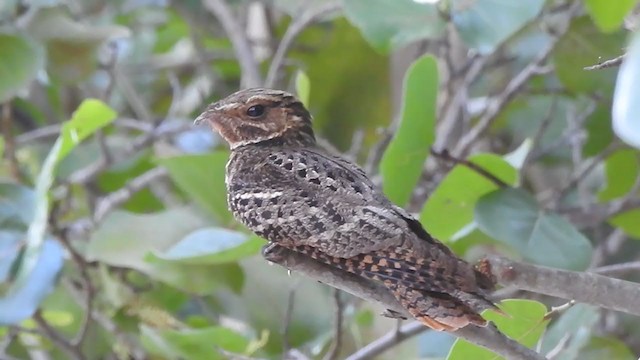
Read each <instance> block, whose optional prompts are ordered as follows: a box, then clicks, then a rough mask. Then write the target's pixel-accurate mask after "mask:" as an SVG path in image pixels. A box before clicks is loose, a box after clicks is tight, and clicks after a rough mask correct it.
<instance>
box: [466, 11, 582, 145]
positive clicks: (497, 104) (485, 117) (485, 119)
mask: <svg viewBox="0 0 640 360" xmlns="http://www.w3.org/2000/svg"><path fill="white" fill-rule="evenodd" d="M578 9H580V4H578V3H577V2H576V3H575V4H572V6H571V7H570V8H569V9H568V10H567V13H566V17H567V18H568V19H567V20H570V19H571V18H572V17H573V16H574V15H575V14H576V13H577V11H578ZM569 23H570V21H566V25H565V26H564V28H563V29H562V30H561V31H560V32H558V33H557V34H555V38H554V40H553V41H551V43H550V44H549V45H548V46H547V47H546V48H544V49H543V50H542V51H541V52H540V54H539V55H538V56H537V57H536V58H535V59H534V60H533V61H532V62H531V63H529V64H528V65H527V66H525V67H524V68H523V69H522V70H521V71H520V72H519V73H518V74H517V75H515V76H514V77H513V79H511V81H510V82H509V83H508V84H507V85H506V86H505V88H504V90H503V91H502V92H501V93H500V94H499V95H497V96H496V97H495V98H494V99H493V101H491V102H490V103H489V105H488V106H487V109H486V110H485V112H484V113H483V114H482V115H481V116H480V119H478V122H477V123H476V125H475V126H474V127H473V128H471V130H469V132H467V133H466V134H465V135H464V136H463V137H462V139H460V141H459V142H458V144H457V146H456V147H455V151H454V154H456V155H457V156H459V157H464V156H465V155H466V154H467V153H468V152H469V150H470V149H471V147H472V146H473V145H474V144H475V143H476V141H477V140H478V139H479V138H480V137H481V136H482V135H483V134H484V133H485V132H486V131H487V130H488V129H489V127H490V126H491V124H492V123H493V122H494V121H495V119H496V118H497V116H498V115H499V114H500V112H501V111H502V109H504V107H505V106H506V105H507V104H508V103H509V102H510V101H511V99H513V98H514V97H515V95H516V94H518V93H519V92H520V90H522V88H523V87H524V85H526V84H527V82H528V81H529V79H531V77H533V76H534V75H537V74H540V73H541V72H542V71H541V69H542V65H543V64H544V63H545V62H546V61H547V59H548V58H549V56H550V55H551V52H552V51H553V49H554V48H555V45H556V43H557V41H558V39H559V38H560V37H561V36H562V35H563V34H564V33H565V32H566V31H567V30H568V28H569V26H568V24H569Z"/></svg>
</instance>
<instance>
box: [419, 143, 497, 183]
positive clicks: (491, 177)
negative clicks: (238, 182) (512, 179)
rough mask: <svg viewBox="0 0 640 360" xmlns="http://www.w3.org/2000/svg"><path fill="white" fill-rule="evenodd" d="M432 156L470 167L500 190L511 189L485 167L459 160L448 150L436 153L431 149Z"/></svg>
mask: <svg viewBox="0 0 640 360" xmlns="http://www.w3.org/2000/svg"><path fill="white" fill-rule="evenodd" d="M430 152H431V155H433V156H435V157H437V158H439V159H442V160H445V161H448V162H451V163H454V164H456V165H458V164H459V165H463V166H466V167H468V168H469V169H471V170H473V171H475V172H477V173H478V174H479V175H481V176H483V177H485V178H486V179H487V180H489V181H491V182H492V183H494V184H495V185H496V186H498V187H499V188H505V187H509V184H507V183H506V182H504V181H502V180H501V179H500V178H498V177H497V176H495V175H493V174H492V173H490V172H489V171H487V170H485V169H484V168H483V167H481V166H478V165H477V164H474V163H472V162H471V161H469V160H466V159H458V158H456V157H454V156H452V155H451V154H450V153H449V151H448V150H447V149H443V150H442V151H436V150H435V149H433V148H431V151H430Z"/></svg>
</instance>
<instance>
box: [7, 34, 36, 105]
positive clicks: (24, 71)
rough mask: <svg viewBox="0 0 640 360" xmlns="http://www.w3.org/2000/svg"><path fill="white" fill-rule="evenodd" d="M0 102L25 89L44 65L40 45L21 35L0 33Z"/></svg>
mask: <svg viewBox="0 0 640 360" xmlns="http://www.w3.org/2000/svg"><path fill="white" fill-rule="evenodd" d="M0 49H2V56H0V79H2V81H0V103H4V102H5V101H7V100H9V99H11V98H12V97H14V96H15V95H16V94H18V93H19V92H20V91H22V90H23V89H25V88H26V87H27V86H28V85H29V83H31V81H32V80H33V79H35V77H36V74H37V73H38V71H40V70H41V69H42V68H43V67H44V63H45V52H44V48H43V47H42V45H40V44H38V43H36V42H34V41H33V40H30V39H28V38H26V37H23V36H18V35H12V34H2V33H0Z"/></svg>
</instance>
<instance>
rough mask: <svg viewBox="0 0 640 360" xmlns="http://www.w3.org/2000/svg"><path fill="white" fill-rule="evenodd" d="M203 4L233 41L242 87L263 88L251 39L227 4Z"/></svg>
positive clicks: (216, 0)
mask: <svg viewBox="0 0 640 360" xmlns="http://www.w3.org/2000/svg"><path fill="white" fill-rule="evenodd" d="M203 4H204V7H205V8H206V9H207V10H209V11H210V12H211V13H212V14H213V15H214V16H215V17H216V18H217V19H218V21H219V22H220V25H222V27H223V28H224V31H225V33H226V34H227V36H228V37H229V40H231V44H232V45H233V51H234V53H235V54H236V58H237V59H238V63H239V64H240V69H242V78H241V80H240V86H241V87H243V88H251V87H257V86H261V85H262V78H261V76H260V72H259V71H258V64H257V62H256V58H255V57H254V56H253V51H251V45H250V44H249V39H247V37H246V36H245V32H244V30H243V29H242V27H240V24H239V23H238V21H237V19H236V18H235V16H234V15H233V13H232V12H231V9H229V6H228V5H227V3H226V2H225V1H224V0H205V1H204V2H203Z"/></svg>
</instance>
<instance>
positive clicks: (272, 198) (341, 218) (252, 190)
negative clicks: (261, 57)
mask: <svg viewBox="0 0 640 360" xmlns="http://www.w3.org/2000/svg"><path fill="white" fill-rule="evenodd" d="M196 121H198V122H199V121H207V122H208V123H209V124H210V125H211V126H212V127H213V128H214V129H215V130H216V131H218V132H219V133H220V134H221V135H222V137H224V139H225V140H226V141H227V142H228V143H229V144H230V146H231V150H232V151H231V156H230V159H229V162H228V164H227V171H226V183H227V190H228V203H229V207H230V209H231V211H232V212H233V214H234V215H235V217H236V218H237V219H238V220H239V221H241V222H242V223H243V224H245V225H246V226H248V227H249V228H250V229H251V230H252V231H254V232H255V233H256V234H258V235H259V236H261V237H264V238H265V239H267V240H268V241H270V242H274V243H277V244H279V245H281V246H284V247H287V248H289V249H291V250H294V251H297V252H300V253H302V254H305V255H307V256H310V257H312V258H314V259H316V260H318V261H321V262H323V263H325V264H328V265H330V266H335V267H337V268H340V269H342V270H345V271H349V272H352V273H354V274H357V275H359V276H363V277H365V278H368V279H372V280H375V281H380V282H382V283H383V284H384V285H385V286H387V288H389V289H390V290H391V291H392V293H393V294H394V296H395V297H396V298H397V299H398V300H399V301H400V303H401V304H402V305H403V306H404V307H405V308H406V309H407V310H408V311H409V313H411V314H412V315H413V316H414V317H415V318H416V319H418V320H420V321H421V322H422V323H424V324H425V325H427V326H429V327H431V328H433V329H436V330H447V331H455V330H456V329H459V328H462V327H464V326H467V325H469V324H475V325H481V326H484V325H486V321H485V320H484V319H483V318H482V317H481V316H480V315H479V313H480V312H481V311H482V310H484V309H487V308H494V305H493V303H492V302H491V301H489V300H488V299H487V298H486V293H487V292H488V291H490V290H491V288H492V287H493V283H492V282H491V280H490V279H489V278H488V277H487V276H486V275H485V274H484V273H482V272H479V271H477V270H475V269H474V268H473V267H472V266H471V265H469V264H468V263H467V262H465V261H464V260H461V259H459V258H458V257H456V256H455V255H454V254H453V253H452V252H451V251H450V250H449V249H448V248H447V247H446V246H444V245H443V244H442V243H440V242H439V241H437V240H435V239H434V238H432V237H431V236H430V235H429V234H428V233H427V232H426V231H425V230H424V229H423V228H422V225H421V224H420V223H419V222H418V221H417V220H415V219H414V218H413V217H412V216H411V215H409V214H408V213H407V212H406V211H404V210H403V209H402V208H400V207H398V206H396V205H394V204H392V203H391V202H390V201H389V200H388V199H387V198H386V197H385V196H384V195H383V194H382V192H381V191H380V190H379V189H377V188H376V187H375V186H374V185H373V184H372V182H371V181H370V180H369V178H368V177H367V176H366V174H365V173H364V172H363V171H362V170H361V169H360V168H359V167H357V166H356V165H354V164H353V163H351V162H349V161H347V160H345V159H343V158H340V157H338V156H334V155H331V154H329V153H327V152H325V151H323V150H322V149H320V148H319V147H318V146H317V145H316V142H315V138H314V135H313V130H312V127H311V116H310V114H309V112H308V111H307V110H306V109H305V108H304V106H303V105H302V103H301V102H300V101H299V100H298V99H296V98H295V97H294V96H293V95H291V94H289V93H286V92H282V91H278V90H270V89H249V90H242V91H239V92H236V93H234V94H232V95H230V96H229V97H227V98H225V99H223V100H220V101H218V102H216V103H214V104H212V105H210V106H209V107H208V108H207V109H206V110H205V112H204V113H202V115H200V116H199V117H198V119H197V120H196Z"/></svg>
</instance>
